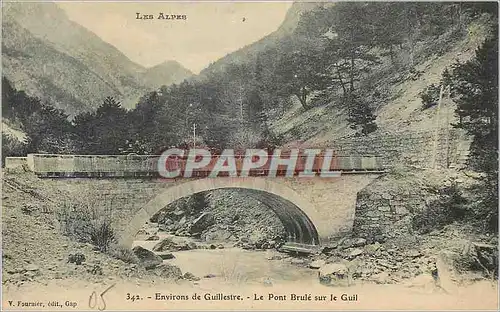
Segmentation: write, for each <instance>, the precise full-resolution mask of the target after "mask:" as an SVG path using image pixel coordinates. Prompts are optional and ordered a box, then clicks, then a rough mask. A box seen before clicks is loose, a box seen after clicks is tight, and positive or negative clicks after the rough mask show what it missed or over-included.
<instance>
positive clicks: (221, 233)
mask: <svg viewBox="0 0 500 312" xmlns="http://www.w3.org/2000/svg"><path fill="white" fill-rule="evenodd" d="M231 236H232V234H231V232H229V231H228V230H216V231H214V232H211V233H208V234H207V235H206V236H205V240H206V241H207V242H220V241H227V240H229V239H230V238H231Z"/></svg>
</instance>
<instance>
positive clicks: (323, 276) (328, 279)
mask: <svg viewBox="0 0 500 312" xmlns="http://www.w3.org/2000/svg"><path fill="white" fill-rule="evenodd" d="M348 273H349V269H348V268H347V266H345V265H344V264H342V263H329V264H326V265H324V266H322V267H321V268H320V269H319V272H318V278H319V282H320V283H321V284H325V285H337V284H345V283H347V284H348Z"/></svg>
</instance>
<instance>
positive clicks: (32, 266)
mask: <svg viewBox="0 0 500 312" xmlns="http://www.w3.org/2000/svg"><path fill="white" fill-rule="evenodd" d="M24 269H25V270H26V271H39V270H40V268H39V267H38V266H37V265H35V264H32V263H31V264H28V265H27V266H25V267H24Z"/></svg>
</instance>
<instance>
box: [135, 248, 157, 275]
mask: <svg viewBox="0 0 500 312" xmlns="http://www.w3.org/2000/svg"><path fill="white" fill-rule="evenodd" d="M132 251H133V252H134V255H135V256H136V257H137V258H138V259H139V261H140V264H141V265H142V266H143V267H144V268H145V269H146V270H151V269H154V268H155V267H157V266H158V265H159V264H161V263H162V262H163V259H162V258H160V257H159V256H158V255H156V254H155V253H154V252H152V251H151V250H147V249H145V248H142V247H141V246H135V247H134V248H132Z"/></svg>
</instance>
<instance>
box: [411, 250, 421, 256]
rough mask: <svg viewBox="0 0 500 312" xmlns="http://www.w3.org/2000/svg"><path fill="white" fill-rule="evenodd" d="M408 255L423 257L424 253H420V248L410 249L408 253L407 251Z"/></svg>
mask: <svg viewBox="0 0 500 312" xmlns="http://www.w3.org/2000/svg"><path fill="white" fill-rule="evenodd" d="M407 256H408V257H410V258H418V257H421V256H422V254H421V253H420V251H418V250H410V251H409V252H408V253H407Z"/></svg>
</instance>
